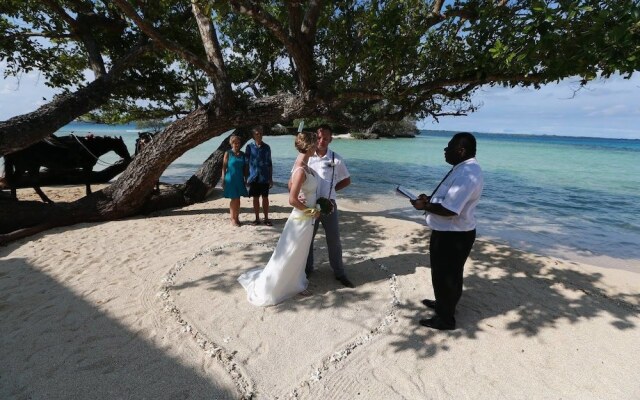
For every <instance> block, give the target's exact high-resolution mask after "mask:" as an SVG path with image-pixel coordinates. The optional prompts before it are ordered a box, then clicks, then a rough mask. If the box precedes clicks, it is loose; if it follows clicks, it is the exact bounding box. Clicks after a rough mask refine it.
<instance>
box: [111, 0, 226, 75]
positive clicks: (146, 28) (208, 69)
mask: <svg viewBox="0 0 640 400" xmlns="http://www.w3.org/2000/svg"><path fill="white" fill-rule="evenodd" d="M112 2H113V3H114V4H115V5H116V6H118V8H119V9H120V10H121V11H122V12H123V13H124V14H125V15H126V16H127V17H129V18H130V19H131V20H132V21H133V22H134V23H135V24H136V26H137V27H138V28H140V30H141V31H142V32H143V33H144V34H145V35H147V36H148V37H149V38H151V40H153V41H154V42H155V43H157V44H158V45H159V46H160V47H162V48H164V49H166V50H168V51H170V52H172V53H175V54H177V55H178V56H180V57H181V58H183V59H184V60H185V61H187V62H189V63H191V64H193V65H194V66H196V67H198V68H200V69H201V70H203V71H204V72H205V73H206V74H207V75H208V76H209V77H211V78H212V79H213V80H214V81H215V80H216V77H217V74H218V70H217V68H216V67H215V65H213V64H210V63H209V62H207V61H204V60H202V59H200V57H198V56H197V55H196V54H193V53H192V52H190V51H189V50H186V49H185V48H184V47H182V46H180V45H179V44H178V43H175V42H172V41H170V40H168V39H166V38H164V37H163V36H162V35H161V34H160V33H159V32H158V31H157V30H156V29H155V28H154V27H153V26H152V25H151V24H149V23H148V22H147V21H145V20H144V19H143V18H142V17H140V16H139V15H138V13H137V12H136V10H134V9H133V7H131V5H129V3H128V2H127V1H126V0H112Z"/></svg>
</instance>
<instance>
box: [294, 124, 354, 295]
mask: <svg viewBox="0 0 640 400" xmlns="http://www.w3.org/2000/svg"><path fill="white" fill-rule="evenodd" d="M332 138H333V137H332V132H331V127H329V125H321V126H320V128H319V129H318V145H317V146H316V153H315V154H314V155H313V156H312V157H310V158H309V167H310V168H311V169H313V170H314V171H315V173H316V176H317V177H318V190H317V194H318V197H326V198H328V199H330V200H331V202H332V203H333V212H332V213H331V214H328V215H321V216H320V218H318V219H316V223H315V226H314V228H313V238H315V237H316V233H317V232H318V226H319V224H320V223H321V224H322V228H324V233H325V237H326V238H327V249H328V251H329V264H331V268H333V273H334V275H335V277H336V279H337V280H339V281H340V283H342V284H343V285H344V286H346V287H348V288H353V287H355V285H354V284H353V283H352V282H351V281H350V280H349V278H347V275H346V274H345V272H344V264H343V263H342V244H341V243H340V230H339V227H338V206H337V204H336V192H337V191H338V190H342V189H344V188H346V187H347V186H349V185H350V184H351V178H350V175H349V171H348V170H347V166H346V164H345V163H344V160H343V159H342V157H340V156H339V155H338V154H337V153H334V152H333V151H331V150H329V143H331V140H332ZM305 272H306V273H307V276H309V275H311V273H312V272H313V239H311V247H310V248H309V255H308V256H307V266H306V267H305Z"/></svg>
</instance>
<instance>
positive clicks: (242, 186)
mask: <svg viewBox="0 0 640 400" xmlns="http://www.w3.org/2000/svg"><path fill="white" fill-rule="evenodd" d="M229 144H231V150H229V151H227V152H226V153H224V160H223V161H222V190H223V194H224V197H226V198H227V199H231V201H230V202H229V212H230V214H231V225H233V226H240V197H241V196H245V197H246V196H249V193H248V192H247V186H246V185H247V176H248V172H249V164H248V163H247V160H246V158H245V155H244V153H243V152H241V151H240V145H241V141H240V137H239V136H236V135H231V137H230V138H229Z"/></svg>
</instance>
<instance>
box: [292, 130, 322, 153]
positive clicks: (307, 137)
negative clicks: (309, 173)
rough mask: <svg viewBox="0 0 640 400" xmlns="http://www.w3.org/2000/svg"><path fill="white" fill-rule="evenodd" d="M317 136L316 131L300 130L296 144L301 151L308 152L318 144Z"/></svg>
mask: <svg viewBox="0 0 640 400" xmlns="http://www.w3.org/2000/svg"><path fill="white" fill-rule="evenodd" d="M316 142H317V137H316V134H315V132H300V133H298V135H297V136H296V141H295V146H296V149H298V151H299V152H300V153H306V152H307V151H309V149H310V148H312V147H313V146H315V145H316Z"/></svg>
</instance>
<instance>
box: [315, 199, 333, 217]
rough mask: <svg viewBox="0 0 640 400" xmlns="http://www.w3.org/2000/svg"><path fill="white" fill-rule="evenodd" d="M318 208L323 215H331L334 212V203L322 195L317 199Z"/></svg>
mask: <svg viewBox="0 0 640 400" xmlns="http://www.w3.org/2000/svg"><path fill="white" fill-rule="evenodd" d="M316 210H319V211H320V212H321V213H322V214H323V215H329V214H331V213H332V212H333V203H332V202H331V200H329V199H327V198H326V197H320V198H318V200H316Z"/></svg>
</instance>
